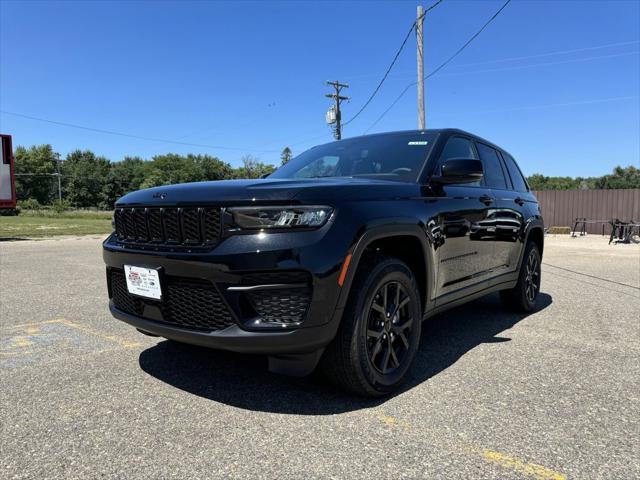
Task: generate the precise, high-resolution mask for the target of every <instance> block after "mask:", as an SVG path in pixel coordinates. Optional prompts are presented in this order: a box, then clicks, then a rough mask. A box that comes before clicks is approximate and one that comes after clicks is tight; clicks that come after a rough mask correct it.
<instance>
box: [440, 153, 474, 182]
mask: <svg viewBox="0 0 640 480" xmlns="http://www.w3.org/2000/svg"><path fill="white" fill-rule="evenodd" d="M482 175H483V171H482V162H481V161H480V160H475V159H473V158H450V159H449V160H447V161H445V162H444V163H443V164H442V168H441V174H440V175H434V176H433V177H431V181H432V182H433V183H436V184H440V185H447V184H452V183H472V182H477V181H478V180H482Z"/></svg>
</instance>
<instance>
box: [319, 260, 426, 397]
mask: <svg viewBox="0 0 640 480" xmlns="http://www.w3.org/2000/svg"><path fill="white" fill-rule="evenodd" d="M360 268H361V270H359V271H358V274H357V275H356V278H355V280H354V283H353V286H352V288H351V292H350V294H349V300H348V303H347V307H346V308H345V311H344V314H343V317H342V322H341V324H340V328H339V329H338V333H337V334H336V337H335V339H334V340H333V341H332V343H331V344H329V346H328V347H327V349H326V351H325V353H324V356H323V358H322V360H321V364H320V367H321V369H322V371H323V372H324V373H325V375H326V376H328V377H329V379H330V380H332V381H333V382H334V383H335V384H337V385H338V386H339V387H341V388H344V389H346V390H349V391H351V392H353V393H356V394H358V395H362V396H367V397H380V396H383V395H386V394H388V393H390V392H392V391H393V390H394V389H396V388H398V386H400V385H401V384H402V383H403V382H404V380H405V378H406V375H407V372H408V371H409V368H410V367H411V365H412V363H413V360H414V357H415V354H416V351H417V349H418V344H419V342H420V329H421V323H422V309H421V305H420V296H419V293H418V288H417V286H416V281H415V278H414V276H413V273H412V272H411V270H410V269H409V267H407V265H406V264H404V263H403V262H402V261H400V260H398V259H395V258H386V257H377V258H376V259H373V260H369V261H367V263H365V264H364V265H362V266H361V267H360Z"/></svg>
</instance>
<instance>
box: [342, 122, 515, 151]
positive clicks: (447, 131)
mask: <svg viewBox="0 0 640 480" xmlns="http://www.w3.org/2000/svg"><path fill="white" fill-rule="evenodd" d="M412 133H413V134H424V133H433V134H443V135H446V136H451V135H456V134H458V135H466V136H468V137H471V138H472V139H474V140H478V141H479V142H482V143H486V144H487V145H490V146H492V147H494V148H497V149H498V150H502V151H503V152H506V153H509V152H508V151H506V150H505V149H504V148H502V147H501V146H499V145H496V144H495V143H493V142H491V141H489V140H487V139H486V138H482V137H480V136H479V135H476V134H474V133H471V132H467V131H466V130H461V129H459V128H428V129H425V130H397V131H393V132H380V133H371V134H368V135H358V136H355V137H349V138H345V139H343V140H353V139H356V138H369V137H379V136H386V135H398V134H412ZM339 141H342V140H339ZM509 155H511V154H509ZM511 156H513V155H511Z"/></svg>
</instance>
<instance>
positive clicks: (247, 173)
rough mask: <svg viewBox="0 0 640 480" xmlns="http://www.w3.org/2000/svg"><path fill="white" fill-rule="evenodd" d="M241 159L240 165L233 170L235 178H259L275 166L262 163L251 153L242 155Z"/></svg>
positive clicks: (270, 171) (271, 170) (273, 169)
mask: <svg viewBox="0 0 640 480" xmlns="http://www.w3.org/2000/svg"><path fill="white" fill-rule="evenodd" d="M241 160H242V167H239V168H237V169H236V170H235V172H234V177H235V178H247V179H251V178H260V177H262V176H264V175H269V174H271V173H273V172H274V171H275V170H276V167H274V166H273V165H268V164H266V163H262V162H261V161H259V160H258V158H257V157H254V156H253V155H251V154H248V155H244V156H243V157H242V159H241Z"/></svg>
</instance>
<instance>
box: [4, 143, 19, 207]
mask: <svg viewBox="0 0 640 480" xmlns="http://www.w3.org/2000/svg"><path fill="white" fill-rule="evenodd" d="M0 139H2V148H0V208H15V207H16V178H15V172H14V169H13V149H12V147H11V135H3V134H0Z"/></svg>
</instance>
